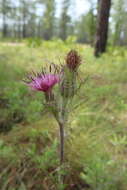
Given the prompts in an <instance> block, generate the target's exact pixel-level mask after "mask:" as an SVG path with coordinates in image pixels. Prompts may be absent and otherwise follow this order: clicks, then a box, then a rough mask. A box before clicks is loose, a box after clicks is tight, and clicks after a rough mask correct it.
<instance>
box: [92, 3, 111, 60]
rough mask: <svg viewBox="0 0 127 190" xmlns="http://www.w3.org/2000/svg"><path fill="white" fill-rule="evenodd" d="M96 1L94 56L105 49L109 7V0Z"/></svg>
mask: <svg viewBox="0 0 127 190" xmlns="http://www.w3.org/2000/svg"><path fill="white" fill-rule="evenodd" d="M98 2H99V7H98V20H97V32H96V39H95V52H94V55H95V56H96V57H98V56H99V55H100V54H101V53H104V52H105V51H106V44H107V38H108V20H109V13H110V7H111V0H99V1H98Z"/></svg>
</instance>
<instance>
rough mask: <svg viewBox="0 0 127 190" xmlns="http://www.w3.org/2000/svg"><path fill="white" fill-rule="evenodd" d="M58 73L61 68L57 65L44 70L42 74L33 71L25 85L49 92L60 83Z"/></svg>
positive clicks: (51, 65)
mask: <svg viewBox="0 0 127 190" xmlns="http://www.w3.org/2000/svg"><path fill="white" fill-rule="evenodd" d="M52 71H53V73H52ZM58 71H59V68H58V67H57V66H56V65H54V64H50V66H49V67H48V69H46V68H43V69H42V72H40V73H35V72H34V71H32V72H31V73H30V74H29V75H28V76H27V79H28V80H25V83H26V84H27V85H28V86H29V87H31V88H32V89H34V90H37V91H43V92H49V91H51V89H52V87H53V86H54V85H55V84H56V83H58V82H59V81H60V75H59V74H58Z"/></svg>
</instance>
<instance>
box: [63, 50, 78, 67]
mask: <svg viewBox="0 0 127 190" xmlns="http://www.w3.org/2000/svg"><path fill="white" fill-rule="evenodd" d="M66 64H67V67H68V68H69V69H70V70H71V71H76V70H77V68H78V67H79V65H80V64H81V58H80V56H79V55H78V53H77V51H75V50H71V51H70V52H69V53H68V54H67V57H66Z"/></svg>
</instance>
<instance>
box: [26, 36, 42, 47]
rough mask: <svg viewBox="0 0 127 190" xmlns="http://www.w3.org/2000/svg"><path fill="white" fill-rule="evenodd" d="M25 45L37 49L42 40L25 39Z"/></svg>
mask: <svg viewBox="0 0 127 190" xmlns="http://www.w3.org/2000/svg"><path fill="white" fill-rule="evenodd" d="M26 44H27V46H28V47H31V48H38V47H40V46H41V45H42V39H40V38H35V37H34V38H27V40H26Z"/></svg>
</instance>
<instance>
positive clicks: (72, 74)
mask: <svg viewBox="0 0 127 190" xmlns="http://www.w3.org/2000/svg"><path fill="white" fill-rule="evenodd" d="M80 64H81V58H80V56H79V55H78V53H77V52H76V51H75V50H71V51H70V52H69V53H68V54H67V56H66V58H65V62H64V64H63V65H55V64H49V66H48V67H43V68H42V71H41V72H40V73H35V72H31V73H30V74H29V75H28V76H27V80H25V83H26V84H27V85H28V86H29V87H30V88H32V89H33V90H36V91H42V92H43V93H44V95H45V105H46V108H48V109H49V111H50V112H51V113H52V114H53V116H54V117H55V119H56V120H57V122H58V125H59V134H60V135H59V136H60V146H59V156H60V165H63V163H64V141H65V129H66V127H67V122H68V116H69V104H70V101H72V99H73V97H74V95H75V94H76V91H77V88H78V87H77V86H76V84H77V82H76V81H77V73H78V67H79V65H80ZM55 85H57V89H58V90H57V91H55V89H54V86H55Z"/></svg>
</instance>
